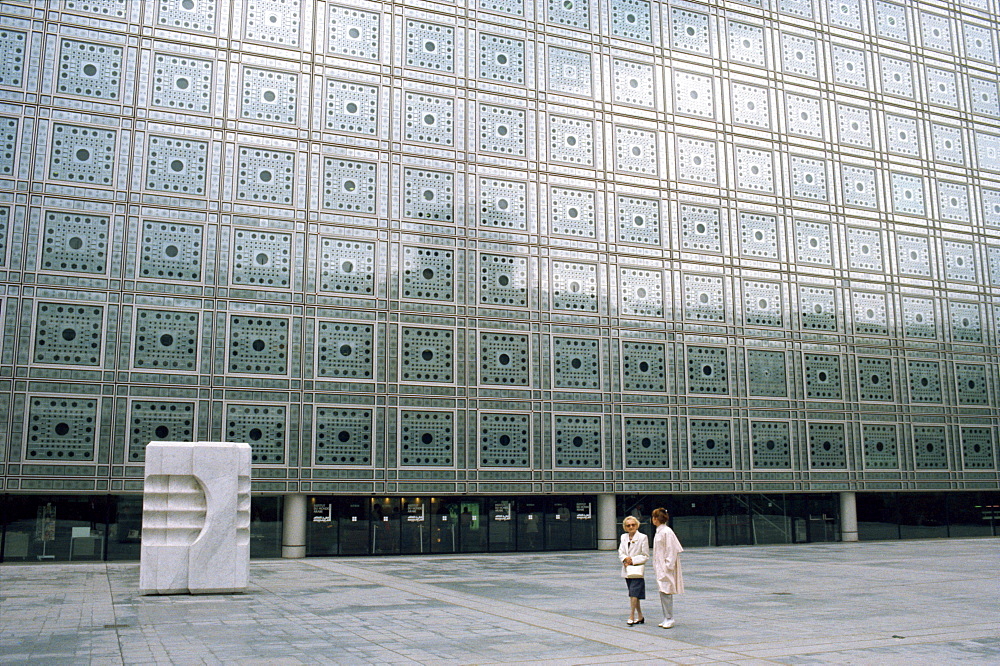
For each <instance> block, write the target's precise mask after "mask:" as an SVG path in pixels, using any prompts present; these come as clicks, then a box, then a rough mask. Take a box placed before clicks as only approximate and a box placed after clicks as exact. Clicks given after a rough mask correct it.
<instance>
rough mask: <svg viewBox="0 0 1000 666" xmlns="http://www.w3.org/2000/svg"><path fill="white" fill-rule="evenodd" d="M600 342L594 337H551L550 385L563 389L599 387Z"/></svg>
mask: <svg viewBox="0 0 1000 666" xmlns="http://www.w3.org/2000/svg"><path fill="white" fill-rule="evenodd" d="M600 348H601V344H600V341H598V340H596V339H594V338H559V337H553V338H552V385H553V387H554V388H563V389H588V390H592V389H599V388H600V387H601V354H600Z"/></svg>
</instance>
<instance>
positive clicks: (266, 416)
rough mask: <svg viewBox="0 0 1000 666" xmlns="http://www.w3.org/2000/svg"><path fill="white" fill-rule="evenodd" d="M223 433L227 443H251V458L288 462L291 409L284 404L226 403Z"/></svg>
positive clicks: (264, 462)
mask: <svg viewBox="0 0 1000 666" xmlns="http://www.w3.org/2000/svg"><path fill="white" fill-rule="evenodd" d="M223 435H224V437H225V438H226V440H225V441H227V442H246V443H247V444H249V445H250V461H251V462H252V463H253V464H255V465H257V464H263V465H281V464H284V463H285V461H286V458H285V453H286V448H287V443H288V408H287V407H286V406H284V405H262V404H255V405H247V404H230V405H226V421H225V427H224V428H223Z"/></svg>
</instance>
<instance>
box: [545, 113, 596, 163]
mask: <svg viewBox="0 0 1000 666" xmlns="http://www.w3.org/2000/svg"><path fill="white" fill-rule="evenodd" d="M549 159H551V160H554V161H556V162H566V163H568V164H574V165H578V166H589V167H592V166H594V123H593V121H590V120H583V119H579V118H569V117H566V116H549Z"/></svg>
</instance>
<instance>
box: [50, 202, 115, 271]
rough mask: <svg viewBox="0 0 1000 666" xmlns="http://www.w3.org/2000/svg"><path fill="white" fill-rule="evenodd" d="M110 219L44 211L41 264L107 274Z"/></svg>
mask: <svg viewBox="0 0 1000 666" xmlns="http://www.w3.org/2000/svg"><path fill="white" fill-rule="evenodd" d="M110 227H111V221H110V219H108V218H107V217H105V216H103V215H85V214H80V213H66V212H62V211H52V210H50V211H45V214H44V224H43V229H42V249H41V254H40V256H39V265H38V268H39V269H40V270H43V271H58V272H60V273H62V272H70V273H91V274H95V275H104V274H105V273H106V272H107V270H108V260H109V251H108V250H109V248H108V243H109V242H110V238H111V228H110Z"/></svg>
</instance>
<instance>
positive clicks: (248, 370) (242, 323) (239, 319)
mask: <svg viewBox="0 0 1000 666" xmlns="http://www.w3.org/2000/svg"><path fill="white" fill-rule="evenodd" d="M288 329H289V321H288V319H285V318H282V317H259V316H255V315H231V316H230V317H229V372H232V373H237V374H252V375H284V374H287V372H288V346H289V330H288ZM237 441H246V440H237Z"/></svg>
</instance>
